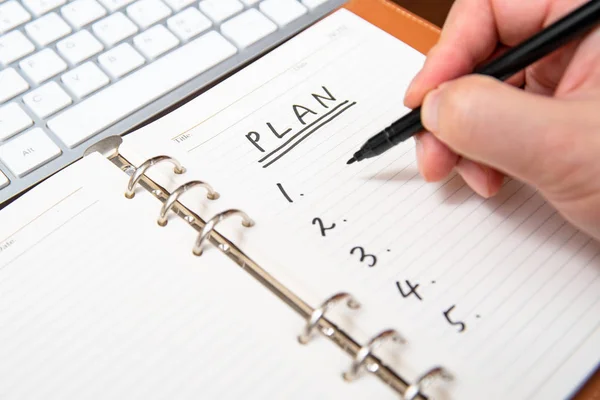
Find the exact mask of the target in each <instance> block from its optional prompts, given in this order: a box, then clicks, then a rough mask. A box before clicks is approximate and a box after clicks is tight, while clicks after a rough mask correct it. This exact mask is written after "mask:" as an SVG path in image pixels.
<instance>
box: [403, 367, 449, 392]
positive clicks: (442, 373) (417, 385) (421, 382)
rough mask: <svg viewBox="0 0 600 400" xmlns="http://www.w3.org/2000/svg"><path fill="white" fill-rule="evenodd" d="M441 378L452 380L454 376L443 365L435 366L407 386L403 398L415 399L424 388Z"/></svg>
mask: <svg viewBox="0 0 600 400" xmlns="http://www.w3.org/2000/svg"><path fill="white" fill-rule="evenodd" d="M439 379H442V380H445V381H451V380H453V379H454V377H453V376H452V374H451V373H450V372H448V371H447V370H446V369H445V368H443V367H433V368H431V369H430V370H429V371H427V372H425V373H424V374H423V375H421V376H420V377H419V378H418V379H417V380H416V382H414V383H412V384H410V386H408V387H407V388H406V391H405V392H404V395H403V396H402V400H414V399H415V398H416V397H417V396H418V395H419V393H420V392H421V391H422V390H423V389H424V388H426V387H428V386H430V385H431V384H432V383H433V382H435V381H437V380H439Z"/></svg>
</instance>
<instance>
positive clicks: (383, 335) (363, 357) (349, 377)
mask: <svg viewBox="0 0 600 400" xmlns="http://www.w3.org/2000/svg"><path fill="white" fill-rule="evenodd" d="M389 341H391V342H394V343H399V344H404V343H406V339H404V337H402V336H401V335H400V334H399V333H398V332H396V330H394V329H388V330H385V331H383V332H380V333H379V334H377V335H376V336H375V337H373V338H371V340H369V342H368V343H367V344H366V345H364V346H362V347H361V348H360V350H359V351H358V352H357V353H356V356H355V357H354V360H353V361H352V364H351V365H350V368H349V369H348V371H346V372H344V373H343V374H342V376H343V377H344V379H345V380H346V381H353V380H356V379H357V378H358V376H359V373H360V370H361V368H362V367H363V366H365V364H366V363H367V357H369V355H371V353H372V352H373V350H375V348H377V347H379V346H381V345H382V344H383V343H385V342H389ZM366 368H367V370H368V371H370V372H374V371H376V370H377V368H379V365H377V364H370V365H366Z"/></svg>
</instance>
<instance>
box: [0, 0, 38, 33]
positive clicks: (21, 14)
mask: <svg viewBox="0 0 600 400" xmlns="http://www.w3.org/2000/svg"><path fill="white" fill-rule="evenodd" d="M30 19H31V14H29V13H28V12H27V10H25V9H24V8H23V6H22V5H20V4H19V3H17V2H16V1H15V0H11V1H8V2H6V3H4V4H0V33H4V32H8V31H10V30H11V29H12V28H15V27H17V26H19V25H21V24H23V23H25V22H27V21H29V20H30Z"/></svg>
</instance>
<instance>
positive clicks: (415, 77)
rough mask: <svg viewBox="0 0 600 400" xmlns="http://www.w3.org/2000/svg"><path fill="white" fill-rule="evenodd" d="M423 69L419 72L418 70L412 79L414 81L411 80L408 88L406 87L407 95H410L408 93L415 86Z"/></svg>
mask: <svg viewBox="0 0 600 400" xmlns="http://www.w3.org/2000/svg"><path fill="white" fill-rule="evenodd" d="M421 71H422V70H420V71H419V72H417V74H416V75H415V76H414V78H413V79H412V81H410V83H409V84H408V88H407V89H406V96H408V94H409V93H410V92H411V91H412V90H413V88H414V86H415V82H416V81H417V79H419V76H420V75H421ZM406 96H405V97H406Z"/></svg>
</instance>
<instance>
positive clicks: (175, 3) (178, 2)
mask: <svg viewBox="0 0 600 400" xmlns="http://www.w3.org/2000/svg"><path fill="white" fill-rule="evenodd" d="M195 2H196V0H165V3H167V4H168V5H169V7H171V8H172V9H173V11H175V12H177V11H179V10H183V9H184V8H186V7H187V6H189V5H190V4H194V3H195Z"/></svg>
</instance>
